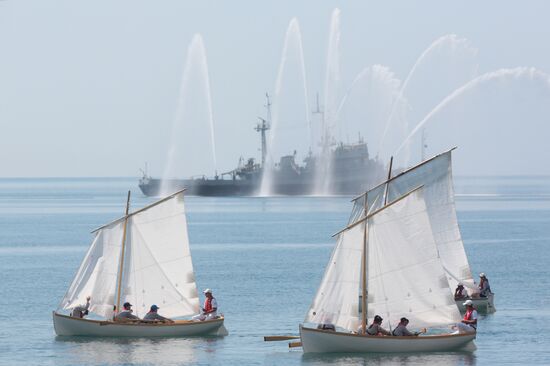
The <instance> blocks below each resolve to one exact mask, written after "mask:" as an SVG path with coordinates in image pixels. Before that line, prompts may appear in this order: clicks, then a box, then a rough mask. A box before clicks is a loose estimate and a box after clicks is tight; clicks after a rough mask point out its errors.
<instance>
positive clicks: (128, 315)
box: [115, 302, 140, 321]
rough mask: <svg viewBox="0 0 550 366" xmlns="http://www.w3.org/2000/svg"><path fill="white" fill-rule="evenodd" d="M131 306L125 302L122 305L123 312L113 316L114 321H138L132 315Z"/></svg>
mask: <svg viewBox="0 0 550 366" xmlns="http://www.w3.org/2000/svg"><path fill="white" fill-rule="evenodd" d="M132 306H133V305H132V304H130V303H129V302H125V303H124V305H122V307H123V308H124V310H122V311H121V312H120V313H118V314H117V315H116V316H115V321H127V320H140V319H139V318H138V317H137V316H135V315H134V314H132Z"/></svg>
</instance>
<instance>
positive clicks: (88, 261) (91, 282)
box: [59, 221, 124, 318]
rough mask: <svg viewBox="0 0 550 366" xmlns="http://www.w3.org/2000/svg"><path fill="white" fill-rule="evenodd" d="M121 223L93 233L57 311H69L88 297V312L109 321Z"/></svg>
mask: <svg viewBox="0 0 550 366" xmlns="http://www.w3.org/2000/svg"><path fill="white" fill-rule="evenodd" d="M123 226H124V222H123V221H119V222H115V223H112V224H111V225H108V226H105V227H103V228H102V229H101V230H99V231H97V232H96V236H95V238H94V241H93V242H92V245H91V246H90V249H89V250H88V252H87V253H86V256H85V257H84V260H83V261H82V263H81V265H80V268H79V269H78V272H77V274H76V276H75V278H74V279H73V282H72V283H71V285H70V286H69V289H68V290H67V293H66V294H65V297H64V298H63V300H62V301H61V303H60V304H59V308H60V309H64V310H69V309H72V308H74V307H75V306H77V305H81V304H85V303H86V297H87V296H91V302H90V311H91V312H93V313H95V314H97V315H99V316H102V317H105V318H111V317H112V314H113V304H114V302H115V299H114V298H115V290H116V280H117V271H118V262H119V257H120V249H121V245H122V235H123Z"/></svg>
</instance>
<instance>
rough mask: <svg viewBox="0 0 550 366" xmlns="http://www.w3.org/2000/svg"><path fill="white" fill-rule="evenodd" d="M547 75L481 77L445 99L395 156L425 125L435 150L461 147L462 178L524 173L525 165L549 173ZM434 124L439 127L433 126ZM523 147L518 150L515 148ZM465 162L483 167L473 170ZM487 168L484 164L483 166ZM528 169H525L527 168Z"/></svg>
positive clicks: (518, 71) (515, 72)
mask: <svg viewBox="0 0 550 366" xmlns="http://www.w3.org/2000/svg"><path fill="white" fill-rule="evenodd" d="M549 118H550V75H548V74H546V73H544V72H542V71H540V70H537V69H535V68H528V67H518V68H514V69H500V70H496V71H493V72H488V73H486V74H483V75H481V76H479V77H477V78H475V79H473V80H471V81H470V82H468V83H466V84H465V85H463V86H461V87H460V88H458V89H456V90H455V91H454V92H452V93H451V94H450V95H448V96H447V97H446V98H444V99H443V100H442V101H441V102H440V103H439V104H438V105H437V106H436V107H435V108H434V109H433V110H432V111H431V112H429V113H428V114H427V115H426V116H425V117H424V118H423V119H422V120H421V121H420V122H419V123H418V124H417V125H416V126H415V128H414V129H413V130H412V131H411V132H410V133H409V135H408V136H407V138H406V139H405V140H404V141H403V142H402V143H401V145H400V146H399V147H398V148H397V150H396V151H395V155H398V154H402V153H403V152H404V151H405V149H406V146H407V145H408V144H409V143H410V142H411V141H412V139H413V138H418V136H419V134H418V132H419V131H421V130H422V129H423V128H424V127H426V126H427V125H428V124H429V126H430V131H431V132H430V136H434V137H435V138H434V139H433V142H432V140H430V144H431V145H432V146H433V147H434V149H440V150H443V149H446V148H449V147H451V146H459V147H464V149H461V150H460V154H457V155H456V156H457V157H458V163H457V164H455V166H457V167H458V169H459V170H460V171H461V173H466V174H485V175H486V174H509V173H510V172H513V173H514V174H522V173H524V171H523V169H524V167H525V166H526V164H525V161H526V160H530V161H531V162H530V165H533V162H539V167H540V168H539V169H540V170H539V171H540V174H549V173H550V169H548V168H547V166H548V164H547V161H548V159H550V156H549V155H550V152H549V151H548V149H547V147H546V146H547V144H548V139H550V136H547V135H544V134H543V133H541V131H545V130H547V129H545V128H544V127H543V126H544V125H546V124H547V121H548V120H549ZM436 121H437V123H436ZM518 146H522V149H521V150H519V149H517V147H518ZM467 161H470V162H471V161H476V162H477V164H476V166H484V169H483V170H481V171H471V168H470V167H469V166H468V164H466V162H467ZM483 162H484V163H485V164H482V163H483ZM527 165H528V164H527Z"/></svg>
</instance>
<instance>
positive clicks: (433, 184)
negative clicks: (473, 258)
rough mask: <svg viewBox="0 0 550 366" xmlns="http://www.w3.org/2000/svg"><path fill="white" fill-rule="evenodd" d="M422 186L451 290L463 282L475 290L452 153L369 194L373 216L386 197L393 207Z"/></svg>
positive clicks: (356, 213) (357, 208) (358, 207)
mask: <svg viewBox="0 0 550 366" xmlns="http://www.w3.org/2000/svg"><path fill="white" fill-rule="evenodd" d="M419 186H423V191H424V197H425V201H426V206H427V210H428V216H429V219H430V224H431V227H432V231H433V236H434V238H435V242H436V244H437V249H438V251H439V256H440V258H441V262H442V263H443V266H444V268H445V270H446V271H447V280H448V282H449V286H450V287H451V288H452V289H454V288H455V287H456V285H457V284H458V282H463V283H464V284H465V285H466V286H468V287H473V284H474V280H473V278H472V273H471V270H470V265H469V263H468V258H467V257H466V252H465V251H464V244H463V242H462V237H461V235H460V229H459V226H458V220H457V217H456V208H455V200H454V189H453V181H452V167H451V151H448V152H446V153H443V154H441V155H439V156H436V157H435V158H433V159H431V160H428V161H426V162H424V163H421V164H420V165H418V166H416V167H413V168H411V169H409V170H407V171H405V172H403V173H401V174H399V175H397V176H396V177H394V178H392V179H391V180H390V181H389V183H388V184H387V185H386V184H381V185H380V186H378V187H375V188H373V189H372V190H370V191H369V192H367V197H368V207H369V212H373V211H375V210H377V209H378V208H380V207H382V206H383V205H384V195H385V194H387V203H390V202H392V201H394V200H395V199H397V198H399V197H401V196H402V195H403V194H405V193H406V192H410V191H411V190H413V189H414V188H417V187H419ZM386 192H387V193H386ZM364 198H365V196H362V197H361V198H360V199H357V200H356V201H355V205H354V209H353V211H352V215H351V217H350V223H352V222H355V221H356V220H357V219H358V218H359V217H360V213H361V212H362V210H363V207H364V204H365V203H364Z"/></svg>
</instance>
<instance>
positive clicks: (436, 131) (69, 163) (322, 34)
mask: <svg viewBox="0 0 550 366" xmlns="http://www.w3.org/2000/svg"><path fill="white" fill-rule="evenodd" d="M334 8H339V9H340V10H341V15H340V32H341V37H340V50H341V52H340V70H341V85H342V88H343V90H344V91H345V90H346V89H347V88H348V87H349V86H350V85H351V82H352V81H353V80H354V78H355V76H356V75H357V74H358V73H359V72H360V71H361V70H363V69H364V68H365V67H367V66H370V65H374V64H381V65H385V66H387V68H388V70H391V72H393V73H394V77H395V78H396V79H399V80H400V81H404V80H405V79H406V78H407V75H408V74H409V71H410V70H411V68H412V67H413V65H414V64H415V62H416V60H417V58H418V57H419V56H420V55H421V54H422V52H424V50H425V49H426V48H427V47H428V46H429V45H430V44H431V43H432V42H433V41H434V40H436V39H437V38H439V37H441V36H444V35H446V34H451V33H452V34H456V35H457V36H458V37H460V38H465V39H467V40H468V42H469V44H471V46H472V48H475V49H477V54H476V62H477V65H478V68H477V74H476V75H482V74H484V73H486V72H490V71H493V70H498V69H501V68H515V67H534V68H536V69H537V70H540V71H541V72H542V73H546V72H549V73H550V48H549V46H548V45H549V40H550V22H549V21H548V14H550V2H549V1H501V0H498V1H460V2H454V3H453V4H451V3H450V2H445V1H440V0H437V1H387V0H385V1H376V2H374V1H363V0H361V1H313V0H312V1H296V0H293V1H281V0H278V1H194V2H191V1H138V0H131V1H112V0H109V1H101V0H94V1H74V0H70V1H49V0H37V1H26V0H4V1H0V52H1V53H0V127H1V129H0V156H1V160H0V161H1V165H0V176H1V177H33V176H36V177H40V176H51V177H56V176H137V175H138V174H139V170H138V169H139V168H140V167H142V166H143V165H144V163H145V162H148V163H149V167H150V172H151V173H152V174H153V175H157V176H158V175H160V174H162V172H163V169H164V166H165V164H166V156H167V151H168V149H169V145H170V143H171V141H174V140H175V141H178V140H179V139H178V138H175V139H173V138H172V137H171V134H172V131H173V128H172V125H173V122H174V119H175V118H176V114H177V106H178V98H179V97H180V83H181V80H182V74H183V68H184V65H185V62H186V56H187V49H188V45H189V43H190V42H191V40H192V38H193V36H194V35H195V34H196V33H200V34H201V35H202V38H203V41H204V45H205V49H206V54H207V60H208V67H209V77H210V88H211V97H212V107H213V108H212V113H213V121H214V125H215V138H216V155H217V156H216V161H217V167H218V169H219V171H226V170H230V169H232V168H234V166H235V165H236V164H237V161H238V159H239V157H240V156H244V157H248V156H256V157H257V158H259V152H258V147H259V137H258V135H257V133H256V132H254V131H253V129H252V128H253V126H254V124H255V123H256V122H257V117H258V116H263V115H264V108H263V105H264V94H265V92H269V93H273V91H274V88H275V81H276V78H277V72H278V68H279V64H280V61H281V52H282V49H283V43H284V38H285V32H286V29H287V26H288V24H289V22H290V21H291V19H292V18H294V17H296V18H297V19H298V21H299V25H300V28H301V31H302V41H303V48H304V59H305V67H306V73H307V87H308V92H309V97H310V98H309V99H310V100H309V103H310V104H311V105H313V98H314V95H315V93H316V92H317V91H318V92H320V93H321V94H322V93H323V87H324V80H325V67H326V60H327V43H328V37H329V24H330V19H331V14H332V12H333V10H334ZM444 56H445V55H443V56H441V60H442V61H441V62H440V63H441V65H440V66H441V67H439V66H437V65H436V66H434V67H433V68H432V67H430V68H432V69H434V70H435V69H437V70H436V72H435V71H434V73H433V74H432V73H430V70H426V69H427V67H424V68H423V69H422V70H419V73H418V75H417V76H416V77H415V79H414V80H413V79H411V85H410V88H409V93H410V100H415V98H417V99H418V98H419V97H421V96H429V95H430V93H431V92H432V87H433V88H435V87H436V86H437V84H438V82H439V81H440V80H441V78H442V76H441V75H445V72H446V71H445V70H446V69H445V68H446V67H447V63H448V57H444ZM443 60H446V61H443ZM431 62H433V63H435V64H437V62H438V61H437V59H435V61H434V60H432V61H431ZM460 62H462V59H457V63H460ZM451 66H452V67H451V68H450V69H449V70H450V71H449V72H447V73H453V72H455V71H456V70H457V69H460V68H461V67H462V66H463V65H460V64H459V65H451ZM289 68H290V66H289ZM453 70H454V71H453ZM289 72H292V71H289ZM541 75H543V76H542V77H539V74H536V73H535V72H534V71H533V72H522V71H521V70H519V71H518V70H516V71H515V73H513V72H511V73H510V75H508V76H504V77H503V78H502V79H501V78H499V77H498V75H497V76H496V77H494V78H493V79H490V80H488V81H486V82H485V81H483V82H482V83H481V84H482V85H480V86H479V87H477V86H476V87H473V88H472V90H471V91H470V90H468V91H467V92H466V93H465V94H464V96H463V97H460V98H457V99H456V103H455V102H453V103H450V104H449V106H448V107H446V108H443V109H442V110H441V111H440V113H439V114H437V115H436V116H435V117H434V119H433V124H434V127H433V129H430V127H429V125H427V130H426V136H427V141H428V145H429V148H428V151H429V153H430V154H434V153H437V152H438V151H437V149H440V148H445V147H451V146H454V145H459V147H460V149H459V150H458V151H457V154H456V155H455V157H456V159H457V166H456V171H457V172H458V173H459V174H550V164H548V163H547V162H548V161H549V158H550V152H549V149H548V147H547V146H548V144H547V140H548V137H550V113H549V112H550V84H548V83H547V82H545V81H543V79H544V77H545V76H544V74H541ZM451 76H452V75H451ZM292 77H293V76H292V74H290V76H288V77H287V79H288V78H291V79H292ZM443 77H444V76H443ZM413 85H414V88H413ZM299 86H300V84H299V83H296V84H295V85H292V84H288V83H287V86H286V87H287V88H289V89H296V88H298V87H299ZM359 95H361V91H360V90H359V89H358V91H357V97H356V99H357V98H359ZM350 98H351V96H350ZM439 99H441V98H438V100H439ZM363 102H364V103H365V104H364V105H369V104H368V103H369V101H368V100H363ZM419 103H420V102H419ZM430 103H431V102H430ZM360 104H361V102H358V101H357V100H356V101H355V102H354V103H351V102H350V109H349V110H347V111H345V113H344V114H343V115H344V116H345V118H352V117H350V116H354V115H360V113H361V111H360V110H359V109H358V110H353V109H352V107H351V106H352V105H355V106H357V105H360ZM371 104H372V100H371ZM437 104H438V102H434V103H433V107H435V106H436V105H437ZM289 108H290V107H289ZM356 108H357V107H356ZM415 108H416V109H415ZM297 109H299V108H296V110H293V109H290V111H291V112H292V113H295V114H296V115H298V114H300V115H301V116H303V115H304V112H303V110H297ZM410 109H411V110H412V111H413V112H414V111H417V112H418V113H416V114H414V113H413V114H412V115H413V116H414V120H411V121H409V123H410V124H411V126H409V128H412V126H413V125H414V124H416V123H418V122H419V121H420V120H421V119H422V118H423V115H425V114H427V112H429V109H428V110H424V109H421V108H418V107H416V105H411V106H410ZM285 113H287V114H289V113H290V112H289V110H287V111H286V112H285ZM457 116H460V118H457ZM459 119H460V120H459ZM446 121H449V122H446ZM446 123H449V127H447V126H446ZM450 124H453V126H452V127H451V126H450ZM380 126H381V125H380V124H379V125H378V126H377V127H376V126H375V127H373V131H374V130H376V129H377V130H381V127H380ZM391 133H392V131H390V134H391ZM363 134H365V133H363ZM366 134H367V135H368V130H367V133H366ZM378 140H379V138H378V137H373V138H372V141H371V140H370V139H369V136H367V141H368V142H369V146H370V149H371V153H372V154H374V153H375V152H376V151H374V149H375V148H374V146H375V145H377V143H378ZM182 141H183V139H182ZM375 141H376V142H375ZM415 149H416V148H415ZM185 151H189V152H190V153H191V154H193V156H196V159H197V161H198V162H201V161H202V160H201V159H207V157H209V156H210V155H209V154H211V153H210V147H206V146H204V145H203V144H197V146H186V147H185ZM383 158H386V157H385V156H384V157H383ZM204 173H205V174H211V173H212V172H210V171H205V172H204Z"/></svg>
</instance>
